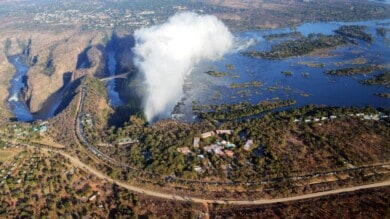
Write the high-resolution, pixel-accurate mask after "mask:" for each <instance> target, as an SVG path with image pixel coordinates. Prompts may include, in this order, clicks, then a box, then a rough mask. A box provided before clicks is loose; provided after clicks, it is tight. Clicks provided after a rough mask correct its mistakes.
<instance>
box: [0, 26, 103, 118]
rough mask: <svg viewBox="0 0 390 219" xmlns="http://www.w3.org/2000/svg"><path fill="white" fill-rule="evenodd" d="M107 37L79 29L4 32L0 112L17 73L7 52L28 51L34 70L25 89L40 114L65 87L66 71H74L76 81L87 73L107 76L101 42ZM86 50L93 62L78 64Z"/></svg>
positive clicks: (0, 47)
mask: <svg viewBox="0 0 390 219" xmlns="http://www.w3.org/2000/svg"><path fill="white" fill-rule="evenodd" d="M104 36H105V33H104V32H93V31H90V32H80V31H79V30H78V29H68V30H62V31H37V32H28V33H26V32H23V31H20V30H19V31H18V30H15V31H9V32H7V33H5V34H3V33H2V36H0V100H1V102H2V104H0V114H1V111H2V109H6V107H5V101H6V98H7V96H8V87H9V81H10V80H11V78H12V75H13V72H14V69H13V66H12V65H11V64H10V63H9V62H8V60H7V55H15V54H20V53H22V52H24V53H25V54H26V56H27V62H28V64H29V65H30V69H29V72H28V81H27V88H26V89H25V91H24V94H25V100H26V102H27V103H28V105H29V107H30V110H31V112H32V113H37V112H39V111H40V110H41V109H42V108H43V107H44V105H45V102H46V101H47V99H48V97H49V96H50V95H52V94H53V93H55V92H57V91H58V90H59V89H61V88H62V87H63V85H64V77H65V74H69V73H71V74H72V80H75V79H77V78H79V77H82V76H84V75H86V74H91V75H95V76H99V77H104V74H105V72H106V70H105V64H104V63H105V62H104V49H103V47H102V45H101V44H102V42H103V38H104ZM7 41H8V45H7V43H6V42H7ZM9 42H10V43H9ZM9 44H10V45H9ZM6 45H7V49H6V48H5V47H6ZM6 50H7V51H6ZM6 53H7V54H6ZM82 53H85V54H87V62H88V63H90V65H88V66H77V65H78V63H79V62H81V61H82V60H80V57H81V54H82ZM5 112H7V110H5ZM0 116H1V115H0Z"/></svg>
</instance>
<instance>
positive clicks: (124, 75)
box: [99, 72, 130, 82]
mask: <svg viewBox="0 0 390 219" xmlns="http://www.w3.org/2000/svg"><path fill="white" fill-rule="evenodd" d="M129 74H130V73H129V72H127V73H123V74H120V75H114V76H110V77H106V78H100V79H99V80H100V81H101V82H107V81H110V80H113V79H117V78H123V79H126V78H127V75H129Z"/></svg>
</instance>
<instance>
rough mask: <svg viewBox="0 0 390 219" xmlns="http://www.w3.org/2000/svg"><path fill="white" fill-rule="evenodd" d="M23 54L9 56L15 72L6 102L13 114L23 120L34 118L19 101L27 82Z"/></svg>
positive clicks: (26, 70)
mask: <svg viewBox="0 0 390 219" xmlns="http://www.w3.org/2000/svg"><path fill="white" fill-rule="evenodd" d="M23 58H24V56H22V55H16V56H11V57H9V61H10V62H11V63H12V64H13V65H14V67H15V69H16V72H15V75H14V76H13V78H12V80H11V86H10V88H9V90H8V92H9V96H8V103H9V105H10V108H11V110H12V112H13V114H14V116H15V117H16V118H17V119H18V120H19V121H23V122H27V121H31V120H33V119H34V117H33V115H32V114H31V113H30V110H29V108H28V107H27V105H26V104H25V103H24V102H23V101H21V100H22V99H23V98H22V91H23V88H24V87H25V86H26V83H27V72H28V67H27V65H26V63H25V61H24V59H23Z"/></svg>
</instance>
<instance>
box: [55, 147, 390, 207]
mask: <svg viewBox="0 0 390 219" xmlns="http://www.w3.org/2000/svg"><path fill="white" fill-rule="evenodd" d="M57 153H60V154H61V155H62V156H64V157H66V158H68V159H69V160H70V162H71V163H72V164H73V165H75V166H77V167H79V168H81V169H84V170H86V171H89V172H90V173H92V174H94V175H95V176H97V177H99V178H101V179H103V180H106V181H108V182H112V183H115V184H117V185H118V186H121V187H123V188H126V189H128V190H130V191H133V192H137V193H142V194H145V195H150V196H154V197H158V198H164V199H170V200H177V201H188V202H195V203H218V204H230V205H260V204H273V203H278V202H289V201H297V200H302V199H309V198H316V197H321V196H326V195H332V194H338V193H343V192H353V191H357V190H361V189H369V188H375V187H384V186H390V180H388V181H385V182H380V183H374V184H368V185H362V186H354V187H349V188H342V189H335V190H330V191H325V192H317V193H312V194H306V195H298V196H293V197H286V198H275V199H259V200H253V201H237V200H222V199H219V200H214V199H202V198H196V197H190V196H177V195H172V194H167V193H161V192H156V191H151V190H146V189H142V188H139V187H135V186H131V185H129V184H127V183H124V182H120V181H117V180H114V179H112V178H110V177H108V176H106V175H105V174H103V173H102V172H100V171H98V170H96V169H94V168H92V167H90V166H88V165H86V164H84V163H82V162H81V161H80V160H79V159H77V158H74V157H72V156H70V155H69V154H67V153H64V152H57Z"/></svg>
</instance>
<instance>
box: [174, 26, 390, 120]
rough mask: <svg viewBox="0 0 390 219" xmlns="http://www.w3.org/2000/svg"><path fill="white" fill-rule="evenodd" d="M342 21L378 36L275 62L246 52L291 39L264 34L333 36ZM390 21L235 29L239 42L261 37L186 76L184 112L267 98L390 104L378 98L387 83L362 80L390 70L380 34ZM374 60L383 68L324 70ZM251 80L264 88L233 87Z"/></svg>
mask: <svg viewBox="0 0 390 219" xmlns="http://www.w3.org/2000/svg"><path fill="white" fill-rule="evenodd" d="M342 25H364V26H366V30H365V32H367V33H369V34H371V35H372V36H373V38H374V40H373V42H371V43H369V42H366V41H363V40H357V45H354V44H347V45H345V46H342V47H337V48H334V49H330V50H324V51H321V52H320V53H319V54H312V55H305V56H298V57H292V58H285V59H280V60H270V59H262V58H252V57H249V56H246V55H244V54H243V53H242V52H245V51H267V50H270V49H271V47H272V45H274V44H277V43H280V42H283V41H285V40H288V38H287V39H276V40H271V41H266V40H265V38H264V36H265V35H269V34H279V33H287V32H292V31H298V32H300V33H301V34H302V35H304V36H307V35H309V34H310V33H322V34H327V35H331V34H334V30H337V29H338V28H339V27H340V26H342ZM389 26H390V19H387V20H379V21H363V22H328V23H305V24H302V25H300V26H298V27H296V28H294V29H290V28H285V29H275V30H262V31H246V32H240V33H235V37H237V38H239V39H240V41H245V40H247V41H249V39H254V40H256V42H257V43H255V44H253V45H252V46H250V47H249V48H247V49H246V50H244V51H242V52H236V53H231V54H229V55H227V56H225V57H224V58H223V59H222V60H219V61H216V62H208V63H201V64H199V65H198V66H197V67H196V68H195V69H194V70H193V72H192V73H191V74H190V75H189V77H188V78H187V84H186V87H187V88H189V89H187V90H186V92H185V98H183V103H184V106H182V107H181V112H182V113H183V114H185V117H186V119H188V120H190V118H191V117H192V115H193V114H192V103H193V102H194V101H195V102H197V103H199V104H222V103H227V104H230V103H237V102H242V101H248V102H251V103H258V102H259V101H264V100H276V99H281V100H285V99H293V100H296V101H297V104H296V105H294V106H293V107H299V106H303V105H308V104H315V105H329V106H357V107H362V106H373V107H385V108H386V107H390V100H389V99H388V98H383V97H378V96H375V95H374V94H375V93H390V89H389V87H388V86H381V85H371V86H369V85H363V84H361V83H360V81H361V80H363V79H369V78H371V77H373V76H375V75H378V74H381V73H383V72H385V71H389V69H390V43H389V42H390V38H389V33H390V32H387V35H386V36H384V37H383V36H380V35H378V34H377V31H376V29H377V28H378V27H385V28H388V27H389ZM357 62H365V63H364V64H373V65H379V66H382V67H383V69H382V70H377V71H375V72H374V73H372V74H358V75H355V76H332V75H327V74H325V73H324V72H325V71H326V70H333V69H340V68H347V67H354V66H360V65H362V63H357ZM210 70H213V71H216V72H226V73H228V74H227V75H226V76H223V77H215V76H211V75H208V74H206V72H207V71H210ZM283 71H288V72H291V73H292V75H291V76H286V75H284V74H282V72H283ZM251 81H258V82H262V83H263V85H262V86H257V87H254V86H247V87H240V88H231V85H232V84H233V83H235V84H243V83H247V82H251Z"/></svg>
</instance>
